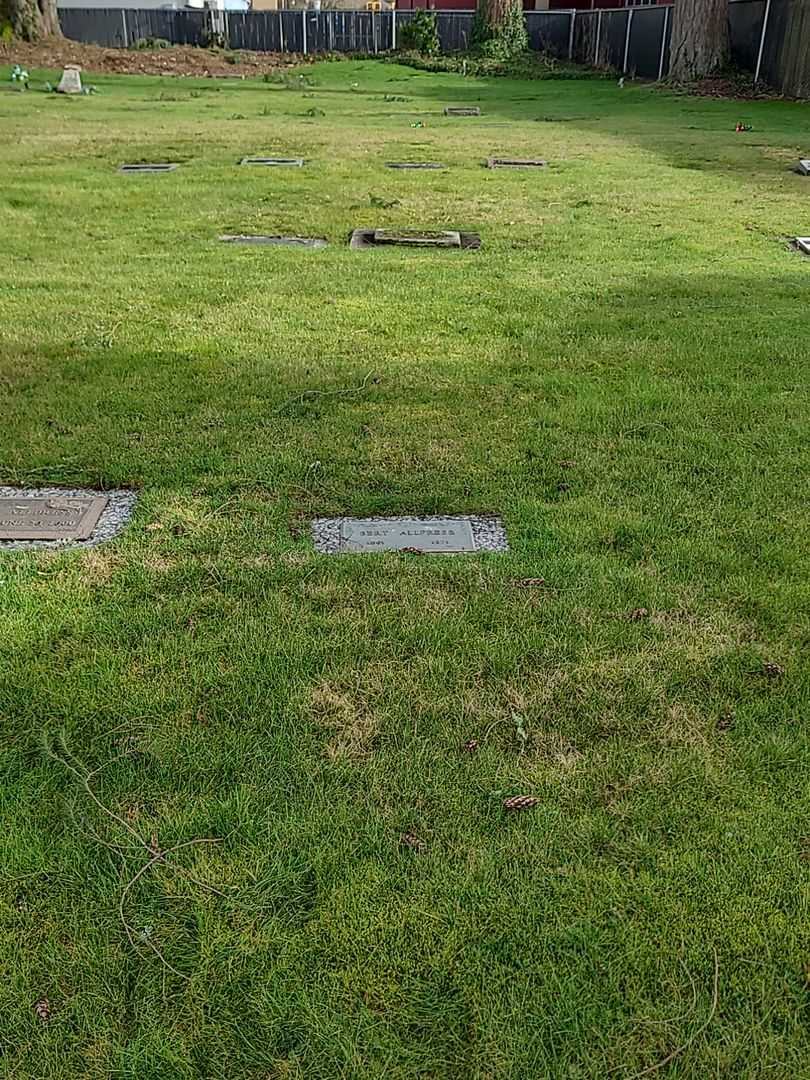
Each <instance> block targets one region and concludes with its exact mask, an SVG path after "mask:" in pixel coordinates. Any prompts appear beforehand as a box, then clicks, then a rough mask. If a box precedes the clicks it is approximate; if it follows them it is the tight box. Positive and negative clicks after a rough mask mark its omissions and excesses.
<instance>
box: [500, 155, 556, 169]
mask: <svg viewBox="0 0 810 1080" xmlns="http://www.w3.org/2000/svg"><path fill="white" fill-rule="evenodd" d="M547 164H548V162H546V161H543V160H542V158H500V157H491V158H487V168H488V169H542V168H544V167H545V166H546V165H547Z"/></svg>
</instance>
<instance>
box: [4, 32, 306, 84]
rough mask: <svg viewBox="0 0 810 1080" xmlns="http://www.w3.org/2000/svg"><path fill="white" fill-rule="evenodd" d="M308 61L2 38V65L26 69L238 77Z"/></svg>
mask: <svg viewBox="0 0 810 1080" xmlns="http://www.w3.org/2000/svg"><path fill="white" fill-rule="evenodd" d="M307 62H308V58H306V57H303V56H299V55H298V54H297V53H266V52H247V51H243V50H239V51H238V52H224V51H222V50H218V49H200V48H195V47H194V46H192V45H172V46H171V47H170V48H168V49H104V48H101V46H99V45H84V44H82V42H80V41H68V40H67V38H48V39H46V40H44V41H39V42H37V43H36V44H35V45H34V44H31V43H29V42H26V41H13V42H0V64H21V65H22V66H23V67H26V68H28V69H29V70H30V69H31V68H62V67H64V66H65V64H79V66H80V67H81V68H82V70H83V71H85V72H88V73H90V72H96V73H100V74H105V75H179V76H188V75H193V76H196V77H198V78H208V77H214V76H220V77H221V76H230V77H231V78H237V79H238V78H250V77H255V76H257V75H263V74H265V73H266V72H273V71H278V70H280V69H282V68H289V67H294V66H295V65H296V64H303V63H307Z"/></svg>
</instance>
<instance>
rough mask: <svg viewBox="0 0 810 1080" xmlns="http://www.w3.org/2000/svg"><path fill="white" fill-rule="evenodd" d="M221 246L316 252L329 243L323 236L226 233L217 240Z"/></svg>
mask: <svg viewBox="0 0 810 1080" xmlns="http://www.w3.org/2000/svg"><path fill="white" fill-rule="evenodd" d="M219 239H220V240H221V241H222V243H223V244H244V245H252V246H254V247H262V246H264V247H291V248H304V249H308V250H311V251H316V250H318V249H320V248H325V247H326V246H327V244H328V243H329V241H328V240H326V239H325V237H323V236H250V235H245V234H240V233H237V234H235V235H231V234H230V233H226V234H225V235H224V236H220V238H219Z"/></svg>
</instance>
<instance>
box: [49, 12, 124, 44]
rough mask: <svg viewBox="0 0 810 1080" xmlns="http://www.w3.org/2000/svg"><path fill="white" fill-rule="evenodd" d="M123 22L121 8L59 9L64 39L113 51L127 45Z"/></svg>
mask: <svg viewBox="0 0 810 1080" xmlns="http://www.w3.org/2000/svg"><path fill="white" fill-rule="evenodd" d="M130 14H132V13H131V12H130ZM124 20H125V17H124V14H123V11H122V9H121V8H61V9H60V11H59V22H60V24H61V27H62V33H63V34H64V35H65V37H67V38H70V39H71V40H72V41H83V42H85V43H86V44H88V45H105V46H107V47H108V48H113V49H122V48H125V47H126V46H127V45H129V41H127V29H126V23H125V21H124Z"/></svg>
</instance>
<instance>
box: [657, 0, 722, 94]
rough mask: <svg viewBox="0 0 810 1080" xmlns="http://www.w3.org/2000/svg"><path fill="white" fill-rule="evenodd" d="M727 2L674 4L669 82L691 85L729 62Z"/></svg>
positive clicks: (692, 0) (678, 1)
mask: <svg viewBox="0 0 810 1080" xmlns="http://www.w3.org/2000/svg"><path fill="white" fill-rule="evenodd" d="M728 55H729V37H728V0H675V6H674V8H673V11H672V44H671V46H670V64H669V75H670V78H672V79H675V80H676V81H677V82H690V81H691V80H692V79H701V78H703V76H704V75H711V74H712V73H713V72H715V71H718V70H719V69H720V68H722V67H723V66H724V65H725V64H726V62H727V61H728Z"/></svg>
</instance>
